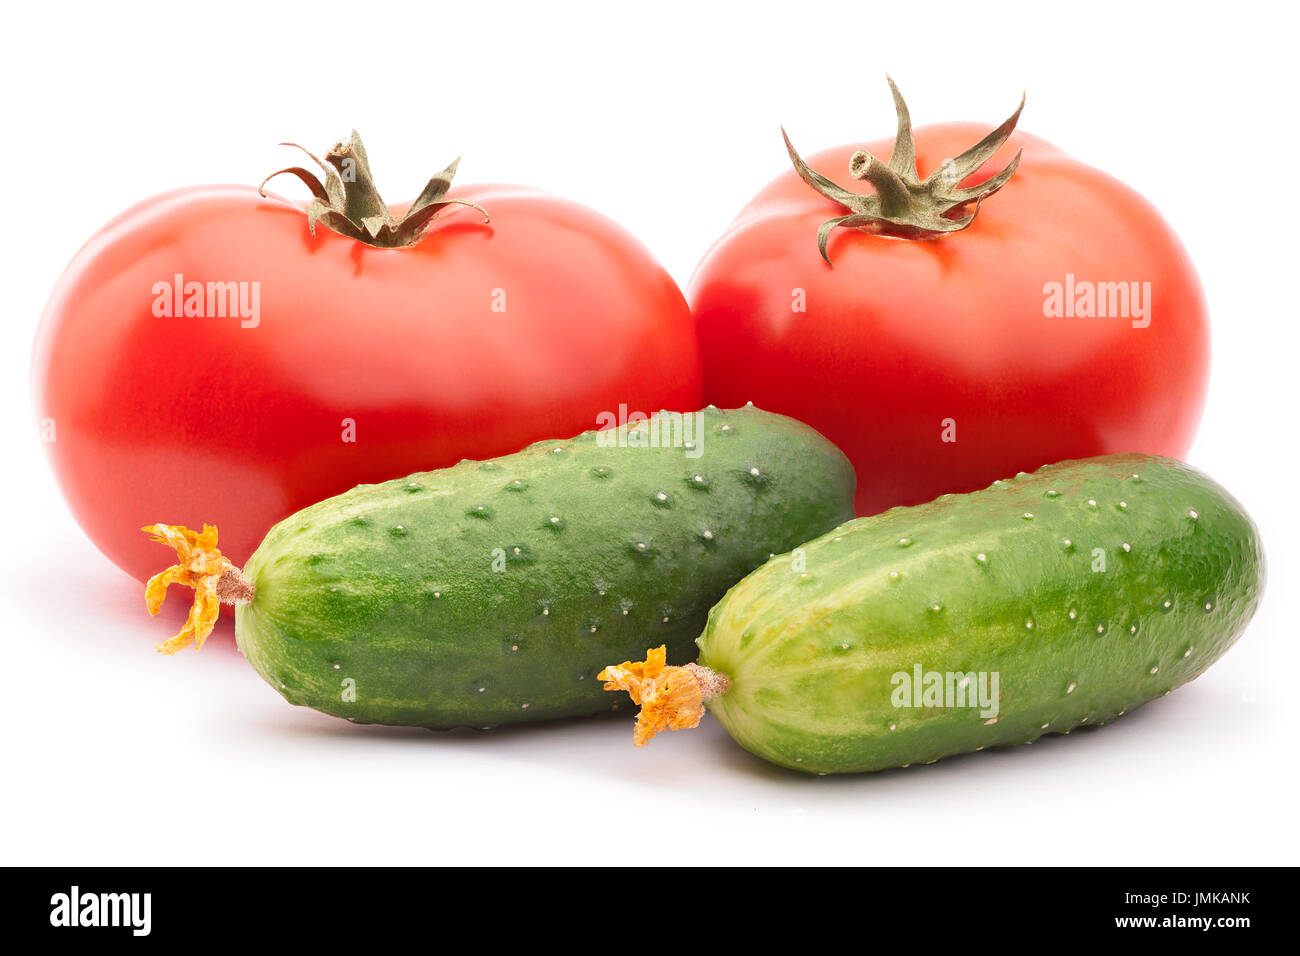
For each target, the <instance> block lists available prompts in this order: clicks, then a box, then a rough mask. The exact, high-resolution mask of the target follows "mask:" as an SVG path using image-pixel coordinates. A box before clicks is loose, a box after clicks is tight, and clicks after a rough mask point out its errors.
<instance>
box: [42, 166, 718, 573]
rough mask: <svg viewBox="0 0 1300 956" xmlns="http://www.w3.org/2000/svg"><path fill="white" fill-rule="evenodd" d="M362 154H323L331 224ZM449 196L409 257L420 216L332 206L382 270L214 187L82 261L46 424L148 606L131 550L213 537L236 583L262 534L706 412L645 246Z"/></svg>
mask: <svg viewBox="0 0 1300 956" xmlns="http://www.w3.org/2000/svg"><path fill="white" fill-rule="evenodd" d="M358 145H359V140H356V141H344V142H341V143H340V144H338V145H337V146H336V147H335V148H334V150H332V151H330V152H329V153H326V154H325V158H324V161H323V162H322V163H321V170H320V174H323V175H324V179H325V180H326V182H325V183H324V184H321V185H320V188H319V192H320V193H321V194H323V195H324V196H325V198H326V199H330V198H331V197H330V196H329V190H330V189H336V188H337V187H336V185H329V184H331V183H333V182H334V180H333V179H331V178H330V174H329V173H327V172H326V168H327V167H329V168H332V167H330V164H331V163H333V162H336V161H337V162H339V163H340V164H341V163H343V162H344V161H346V160H349V159H351V160H352V161H353V162H354V163H355V161H356V159H357V153H356V147H357V146H358ZM362 155H363V154H362ZM354 168H359V167H354ZM365 170H366V172H367V175H366V176H363V177H360V181H361V182H362V183H363V184H366V185H368V186H373V181H371V180H370V179H369V176H368V170H369V165H368V162H367V164H366V166H365ZM454 171H455V170H454V164H453V168H452V170H451V172H454ZM447 174H448V170H443V171H442V172H441V173H439V174H437V175H435V177H434V178H433V179H432V180H430V185H429V186H427V187H426V189H425V191H424V193H423V194H422V198H424V199H426V200H430V202H431V203H445V205H438V206H436V207H431V206H426V207H425V212H424V215H425V216H426V217H428V215H429V212H430V210H431V209H432V210H436V212H437V214H436V215H435V216H432V218H427V221H424V222H422V223H421V226H422V228H423V230H424V231H423V232H422V233H421V234H418V235H414V236H413V235H412V230H411V229H409V228H408V229H406V231H405V232H403V231H402V228H403V227H402V226H401V225H400V223H401V222H403V221H405V222H408V223H409V221H410V219H409V217H408V219H407V220H403V219H402V216H403V214H405V213H408V212H410V210H411V209H412V208H413V207H414V206H418V205H419V201H418V200H417V201H416V203H405V204H400V205H399V204H395V205H393V206H392V207H388V206H383V207H382V209H381V208H380V207H379V206H376V205H375V203H376V202H382V201H381V200H378V197H377V193H375V194H373V195H371V194H370V193H369V192H366V191H364V190H363V192H362V194H361V195H360V196H357V197H353V198H351V199H347V200H346V201H342V205H340V206H339V207H338V209H339V210H344V211H346V212H347V214H348V215H353V216H355V217H356V222H357V223H359V225H357V226H356V229H357V230H365V231H366V235H367V236H369V237H370V238H374V237H375V236H376V235H377V236H379V237H380V238H381V240H382V241H385V242H392V243H394V244H395V245H394V246H393V247H392V248H383V247H380V246H376V245H373V244H370V243H369V242H366V241H361V240H359V239H358V238H354V237H352V236H350V235H344V234H340V233H339V232H338V231H336V230H335V228H334V227H338V228H343V229H345V231H346V230H347V229H350V228H352V226H349V225H344V224H343V223H344V221H345V217H343V213H342V212H339V211H338V210H330V209H325V210H323V211H322V210H320V209H317V210H316V213H317V214H318V215H317V217H316V218H315V219H314V220H313V222H312V223H311V224H310V226H309V222H308V215H307V214H306V213H307V211H308V208H307V206H306V204H297V203H293V202H286V201H284V200H283V199H281V198H278V197H276V196H275V195H274V194H268V195H266V196H263V195H260V194H259V192H258V188H257V187H256V186H252V185H249V186H237V185H225V186H195V187H190V188H186V189H180V190H175V191H172V192H168V193H164V194H162V195H159V196H155V197H153V198H151V199H147V200H145V201H143V202H141V203H138V204H136V205H135V206H133V207H131V208H130V209H128V210H127V211H126V212H124V213H122V214H121V215H119V216H118V217H116V218H115V219H114V220H113V221H112V222H110V223H109V224H108V225H106V226H105V227H104V228H103V229H102V230H100V232H98V233H97V234H96V235H95V236H93V237H92V238H91V239H90V240H89V241H88V242H87V243H86V245H85V246H84V247H83V248H82V249H81V251H80V252H78V253H77V255H76V257H75V258H74V259H73V261H72V263H71V264H70V265H69V266H68V268H67V270H66V271H65V273H64V274H63V276H62V277H61V279H60V280H59V283H58V285H57V287H56V288H55V289H54V291H53V293H52V295H51V297H50V299H49V302H48V305H47V307H46V309H45V313H44V315H43V317H42V320H41V325H40V330H39V332H38V336H37V341H36V345H35V350H34V355H33V379H34V397H35V401H34V405H35V413H36V417H37V419H38V421H42V422H50V423H52V425H53V428H54V434H55V435H56V436H57V437H56V440H54V441H50V442H48V443H47V446H46V447H47V450H48V453H49V455H50V459H51V462H52V465H53V468H54V472H55V475H56V477H57V479H58V481H59V484H60V487H61V488H62V490H63V493H64V495H65V497H66V498H67V501H68V503H69V506H70V507H71V509H72V511H73V514H74V516H75V517H76V519H77V521H78V522H79V523H80V525H81V526H82V528H83V530H85V532H86V533H87V535H88V536H89V537H90V538H91V540H92V541H94V543H95V544H96V545H97V546H98V547H99V549H100V550H101V551H102V552H103V553H104V554H105V555H106V556H107V557H109V558H110V559H111V560H112V561H113V562H114V563H116V564H117V565H118V566H119V567H121V568H122V569H123V570H125V571H127V572H128V573H130V574H132V575H133V576H135V577H136V578H138V579H140V580H145V579H147V578H148V577H149V576H151V575H152V574H153V573H154V572H155V571H156V570H157V552H156V550H155V549H156V545H152V544H150V542H149V541H148V539H147V538H145V537H144V536H143V535H141V534H140V532H139V529H140V527H142V526H144V525H146V524H150V523H152V522H156V521H159V520H165V521H168V522H172V523H175V524H177V525H188V526H189V527H194V528H197V527H201V526H202V525H203V524H204V523H205V522H208V523H212V524H216V525H218V526H219V527H220V528H221V532H222V543H223V550H224V551H225V553H226V554H227V555H228V556H229V557H230V559H231V560H232V561H234V562H235V563H236V564H242V563H243V562H244V561H246V560H247V558H248V556H249V555H250V554H251V553H252V551H253V550H254V548H255V547H256V545H257V543H258V542H259V541H260V540H261V538H262V536H263V535H264V534H265V533H266V531H267V530H268V529H269V528H270V527H271V526H272V525H273V524H274V523H275V522H276V521H278V520H280V519H281V518H283V517H285V516H287V515H289V514H292V513H293V512H295V511H297V510H299V509H301V508H303V507H305V506H307V505H309V504H312V503H314V502H316V501H319V500H322V499H324V498H327V497H330V496H331V495H334V494H337V493H339V492H342V491H345V490H347V489H348V488H351V487H352V486H354V485H356V484H359V483H368V482H378V481H383V480H386V479H388V478H391V477H392V476H393V475H401V474H408V473H411V472H414V471H419V470H425V469H431V468H436V467H441V466H446V465H451V464H454V463H455V462H457V461H459V460H460V459H462V458H491V457H493V456H496V455H502V454H508V453H510V452H513V451H516V450H517V449H519V448H521V447H523V446H525V445H527V444H529V443H530V442H532V441H536V440H540V439H544V438H549V437H553V436H554V435H563V434H575V433H577V432H580V431H582V430H584V429H588V428H591V427H593V426H594V425H595V424H596V422H597V420H598V416H599V415H601V414H602V413H606V412H610V411H617V410H618V409H619V408H620V406H626V407H628V408H630V409H632V410H640V411H644V412H646V413H650V412H654V411H657V410H659V409H661V408H666V409H675V410H682V411H689V410H692V409H695V408H698V407H699V406H700V405H701V404H702V403H701V402H700V401H699V396H700V359H699V346H698V343H697V340H696V336H695V329H694V323H693V320H692V318H691V315H690V312H689V309H688V307H687V305H686V302H685V299H684V298H683V296H682V293H681V291H680V290H679V289H678V287H677V285H676V283H675V282H674V281H673V279H672V278H671V277H670V276H669V275H668V273H667V272H666V271H665V270H664V269H663V268H662V267H661V266H660V265H659V264H658V263H657V262H655V261H654V259H653V258H652V256H651V255H650V254H649V253H648V252H647V250H646V249H645V248H644V247H643V246H642V245H641V243H640V242H638V241H637V240H636V239H635V238H634V237H632V236H631V235H630V234H629V233H628V232H627V231H626V230H625V229H623V228H622V227H621V226H619V225H617V224H616V223H614V222H612V221H611V220H609V219H607V218H606V217H604V216H602V215H600V214H599V213H597V212H595V211H593V210H591V209H588V208H585V207H583V206H580V205H578V204H576V203H573V202H570V201H568V200H565V199H562V198H559V197H556V196H552V195H548V194H546V193H544V192H540V191H538V190H533V189H528V188H525V187H520V186H511V185H505V184H495V185H485V186H463V187H457V186H452V187H451V188H450V189H444V188H443V187H444V185H445V184H444V182H443V179H444V178H447ZM294 175H297V174H296V173H295V174H294ZM318 175H319V174H318ZM334 179H339V180H340V181H342V177H341V176H337V175H335V177H334ZM357 181H358V180H357V179H354V180H353V181H352V183H350V184H349V185H351V186H353V187H355V186H356V183H357ZM282 182H284V184H285V185H284V188H285V189H291V188H293V187H294V185H295V184H294V183H293V182H292V180H291V179H288V178H287V177H282V178H281V179H277V180H276V181H275V182H273V183H271V186H280V185H281V183H282ZM327 187H328V188H327ZM268 188H270V187H268ZM430 197H433V198H432V199H430ZM310 198H311V199H312V201H313V202H315V201H316V200H317V199H319V197H318V196H316V195H312V196H311V197H310ZM333 198H334V199H335V200H337V199H338V197H337V196H335V197H333ZM464 202H472V203H474V204H476V207H477V208H476V207H471V206H467V205H463V204H462V203H464ZM485 212H486V214H488V215H490V222H485V221H484V215H485ZM385 216H387V218H385ZM347 221H348V222H351V220H347ZM313 228H314V235H313V231H312V229H313ZM402 243H406V244H405V245H402Z"/></svg>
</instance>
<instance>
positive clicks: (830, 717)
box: [611, 455, 1264, 773]
mask: <svg viewBox="0 0 1300 956" xmlns="http://www.w3.org/2000/svg"><path fill="white" fill-rule="evenodd" d="M1263 582H1264V556H1263V553H1262V551H1261V549H1260V544H1259V540H1258V537H1257V534H1256V531H1255V528H1254V525H1253V524H1252V523H1251V520H1250V518H1249V517H1248V516H1247V515H1246V513H1245V511H1244V510H1243V509H1242V507H1241V506H1240V505H1239V504H1238V503H1237V502H1236V501H1235V500H1234V499H1233V498H1232V497H1231V496H1230V495H1228V493H1227V492H1225V491H1224V490H1223V489H1222V488H1220V487H1219V486H1218V485H1216V484H1215V483H1214V482H1212V481H1211V480H1209V479H1208V478H1207V477H1205V476H1204V475H1202V474H1200V473H1198V472H1197V471H1195V470H1194V469H1192V468H1190V467H1188V466H1187V465H1185V464H1182V463H1180V462H1177V461H1173V460H1170V459H1166V458H1157V457H1150V456H1141V455H1116V456H1109V457H1104V458H1093V459H1087V460H1082V461H1069V462H1063V463H1060V464H1056V465H1049V466H1047V467H1045V468H1042V469H1040V470H1039V471H1037V472H1035V473H1034V474H1032V475H1026V474H1021V475H1019V476H1017V477H1016V478H1013V479H1010V480H1006V481H1000V482H996V483H994V484H993V485H992V486H991V487H989V488H987V489H985V490H983V491H978V492H975V493H973V494H966V495H946V496H944V497H942V498H939V499H938V500H936V501H933V502H931V503H929V504H926V505H921V506H919V507H910V508H895V509H893V510H891V511H887V512H884V513H883V514H879V515H875V516H872V517H868V518H860V519H857V520H855V521H851V522H849V523H847V524H845V525H843V526H841V527H840V528H837V529H835V530H833V531H831V532H829V533H828V534H826V535H824V536H823V537H820V538H818V539H817V540H815V541H812V542H810V543H808V544H806V545H804V546H802V547H801V548H798V549H795V550H794V551H793V552H792V553H790V554H785V555H781V556H779V557H776V558H774V559H772V560H771V561H768V562H767V563H766V564H765V565H764V566H763V567H762V568H760V569H759V570H758V571H755V572H754V573H753V574H751V575H750V576H749V577H747V578H745V579H744V580H743V581H741V582H740V583H739V584H737V585H736V586H735V587H734V588H732V589H731V590H730V591H729V592H728V593H727V595H726V596H725V597H724V598H723V599H722V601H721V602H720V603H719V604H718V605H717V607H715V608H714V609H713V611H712V612H711V613H710V615H709V620H708V626H707V627H706V628H705V630H704V633H703V634H702V635H701V637H700V639H699V642H698V644H699V648H700V661H699V664H700V667H699V668H696V667H691V668H690V673H691V674H704V675H708V676H709V677H710V679H711V684H710V689H709V692H710V693H714V694H716V696H713V697H712V698H711V699H708V700H707V701H706V706H707V707H708V708H709V710H710V711H711V712H712V713H713V714H714V715H715V716H716V717H717V718H718V719H719V720H720V721H721V722H722V723H723V725H724V726H725V727H726V728H727V730H728V731H729V732H730V733H731V735H732V736H733V737H734V738H735V739H736V740H737V741H738V742H739V743H740V744H741V745H742V746H743V747H745V748H746V749H747V750H749V751H751V752H753V753H755V754H757V755H758V756H760V757H763V758H765V759H767V760H770V761H772V762H774V763H777V764H780V765H782V766H785V767H789V768H792V769H797V770H802V771H807V772H810V773H844V772H858V771H871V770H880V769H884V768H887V767H897V766H907V765H909V764H913V763H921V762H924V763H931V762H933V761H936V760H939V759H940V758H942V757H947V756H950V755H953V754H959V753H964V752H968V751H974V750H982V749H984V748H986V747H1000V746H1006V745H1011V744H1020V743H1027V742H1030V741H1032V740H1034V739H1035V738H1037V737H1039V736H1041V735H1043V734H1049V733H1066V732H1068V731H1070V730H1071V729H1072V728H1075V727H1078V726H1081V725H1085V724H1100V723H1104V722H1105V721H1107V720H1110V719H1111V718H1113V717H1116V716H1119V715H1121V714H1123V713H1125V712H1126V711H1130V710H1132V709H1133V708H1135V707H1137V706H1138V705H1140V704H1142V703H1143V702H1145V701H1148V700H1150V699H1152V698H1154V697H1158V696H1160V695H1162V694H1165V693H1168V692H1169V691H1170V690H1171V689H1172V688H1175V687H1178V686H1179V685H1180V684H1184V683H1186V682H1187V681H1189V680H1192V679H1193V678H1194V677H1196V676H1197V675H1199V674H1200V673H1201V672H1202V671H1204V670H1205V669H1206V668H1207V667H1209V665H1210V664H1211V663H1213V662H1214V661H1215V660H1216V659H1217V658H1218V657H1219V656H1220V655H1222V654H1223V653H1224V651H1226V650H1227V649H1228V648H1229V647H1230V646H1231V645H1232V643H1233V642H1234V641H1235V640H1236V638H1237V637H1238V635H1239V634H1240V633H1241V632H1242V630H1243V628H1244V627H1245V626H1246V623H1247V622H1248V621H1249V620H1250V617H1251V615H1252V614H1253V613H1254V611H1255V608H1256V606H1257V604H1258V602H1259V599H1260V594H1261V591H1262V588H1263ZM995 681H996V683H995ZM728 684H729V686H728ZM723 688H725V689H723ZM611 689H612V688H611ZM995 689H996V691H997V693H996V694H994V693H993V691H994V690H995ZM719 690H722V692H719ZM981 690H983V691H984V694H983V698H984V699H983V700H981V699H980V698H981V694H980V691H981ZM707 696H708V695H707V694H706V697H707ZM698 699H699V695H698V693H697V694H696V700H697V701H698ZM651 732H653V729H652V730H651Z"/></svg>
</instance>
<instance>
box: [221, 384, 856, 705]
mask: <svg viewBox="0 0 1300 956" xmlns="http://www.w3.org/2000/svg"><path fill="white" fill-rule="evenodd" d="M693 429H695V430H693ZM853 489H854V476H853V470H852V467H851V466H850V465H849V463H848V461H847V459H845V457H844V456H843V455H842V454H841V453H840V451H839V450H838V449H836V448H835V446H833V445H832V444H831V443H830V442H828V441H826V440H825V439H824V438H822V437H821V436H820V435H819V434H817V432H815V431H814V430H813V429H811V428H809V427H807V426H806V425H803V424H801V423H799V422H796V421H794V420H793V419H790V418H785V417H782V416H779V415H773V414H770V413H767V412H764V411H761V410H759V409H756V408H753V407H746V408H742V409H737V410H730V411H723V410H719V409H716V408H712V407H711V408H709V409H706V410H704V411H702V412H698V413H693V414H692V415H687V416H684V417H683V416H681V415H673V414H671V413H660V415H657V416H654V417H653V418H652V419H650V420H649V421H648V422H645V423H641V424H634V425H625V426H623V427H621V428H619V429H617V430H611V431H607V432H602V433H597V432H587V433H584V434H582V435H579V436H578V437H576V438H573V439H569V440H564V441H546V442H541V443H538V444H535V445H532V446H530V447H528V448H526V449H524V450H523V451H521V452H519V453H518V454H514V455H510V456H507V457H503V458H498V459H495V460H493V461H487V462H477V461H464V462H461V463H460V464H459V465H456V466H455V467H452V468H447V469H443V470H439V471H433V472H427V473H422V474H416V475H411V476H409V477H406V478H402V479H399V480H396V481H390V482H387V483H385V484H379V485H363V486H360V487H358V488H354V489H353V490H351V491H349V492H347V493H346V494H342V495H339V496H338V497H335V498H331V499H329V500H327V501H323V502H321V503H319V504H317V505H314V506H312V507H310V508H307V509H305V510H303V511H300V512H298V513H297V514H295V515H293V516H292V517H290V518H287V519H286V520H284V521H283V522H281V523H280V524H278V525H276V526H275V528H273V529H272V530H271V532H270V533H269V534H268V535H267V537H266V539H265V540H264V541H263V542H262V544H261V546H260V547H259V548H258V549H257V551H256V553H255V554H254V555H253V556H252V558H251V559H250V560H249V562H248V565H247V566H246V567H245V568H244V571H243V576H244V578H246V579H247V582H248V584H249V585H251V587H252V590H253V598H252V600H251V601H249V602H247V603H242V604H240V606H239V607H238V610H237V612H236V613H237V619H236V633H237V640H238V643H239V647H240V648H241V650H242V651H243V653H244V655H245V657H247V659H248V660H249V662H250V663H251V664H252V665H253V667H254V668H256V670H257V672H258V673H259V674H261V675H262V677H263V678H265V679H266V680H267V681H268V682H269V683H270V684H271V685H272V686H273V687H275V688H277V689H278V690H279V691H280V693H281V694H283V695H284V697H285V698H286V699H288V700H289V701H290V702H292V703H295V704H305V705H307V706H309V707H314V708H316V709H317V710H321V711H325V712H326V713H330V714H334V715H337V716H339V717H345V718H348V719H350V720H354V721H359V722H367V723H371V722H373V723H383V724H404V725H416V726H424V727H434V728H449V727H456V726H463V725H468V726H474V727H484V726H491V725H496V724H502V723H508V722H513V721H523V720H542V719H546V718H555V717H570V716H577V715H582V714H592V713H596V712H598V711H604V710H610V709H611V706H612V705H615V704H617V701H616V700H614V699H613V698H612V697H611V695H608V694H603V693H602V692H601V686H600V682H599V681H597V680H596V673H597V671H599V670H600V668H601V666H602V665H603V664H604V663H606V662H607V661H608V660H610V659H611V657H617V656H618V655H624V656H626V655H630V654H633V653H635V652H637V651H638V650H640V649H643V648H644V647H645V646H646V644H647V642H651V643H666V644H668V646H669V647H670V648H672V649H673V652H674V653H675V654H676V655H677V656H678V657H683V656H685V657H690V656H693V655H694V651H695V647H694V644H693V641H694V639H695V637H696V636H697V635H698V634H699V632H700V629H701V628H702V627H703V625H704V621H705V618H706V615H707V613H708V610H709V608H710V607H711V606H712V605H713V604H714V603H715V602H716V601H717V600H718V599H719V598H720V597H721V596H722V594H723V593H724V592H725V591H726V590H727V588H729V587H730V586H731V585H733V584H735V583H736V582H737V581H738V580H740V579H741V578H742V577H744V576H745V575H746V574H748V573H749V572H750V571H752V570H753V569H754V568H755V567H757V566H758V565H760V564H761V563H762V562H763V561H765V560H766V559H767V558H768V557H769V556H770V555H771V554H772V553H775V552H782V551H787V550H789V549H790V548H791V547H793V546H794V545H796V544H798V543H799V542H800V541H804V540H807V539H808V538H810V537H812V536H815V535H818V534H821V533H822V532H824V531H826V530H828V529H829V528H832V527H834V526H835V525H837V524H839V523H840V522H842V521H845V520H847V519H848V518H850V517H852V514H853Z"/></svg>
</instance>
